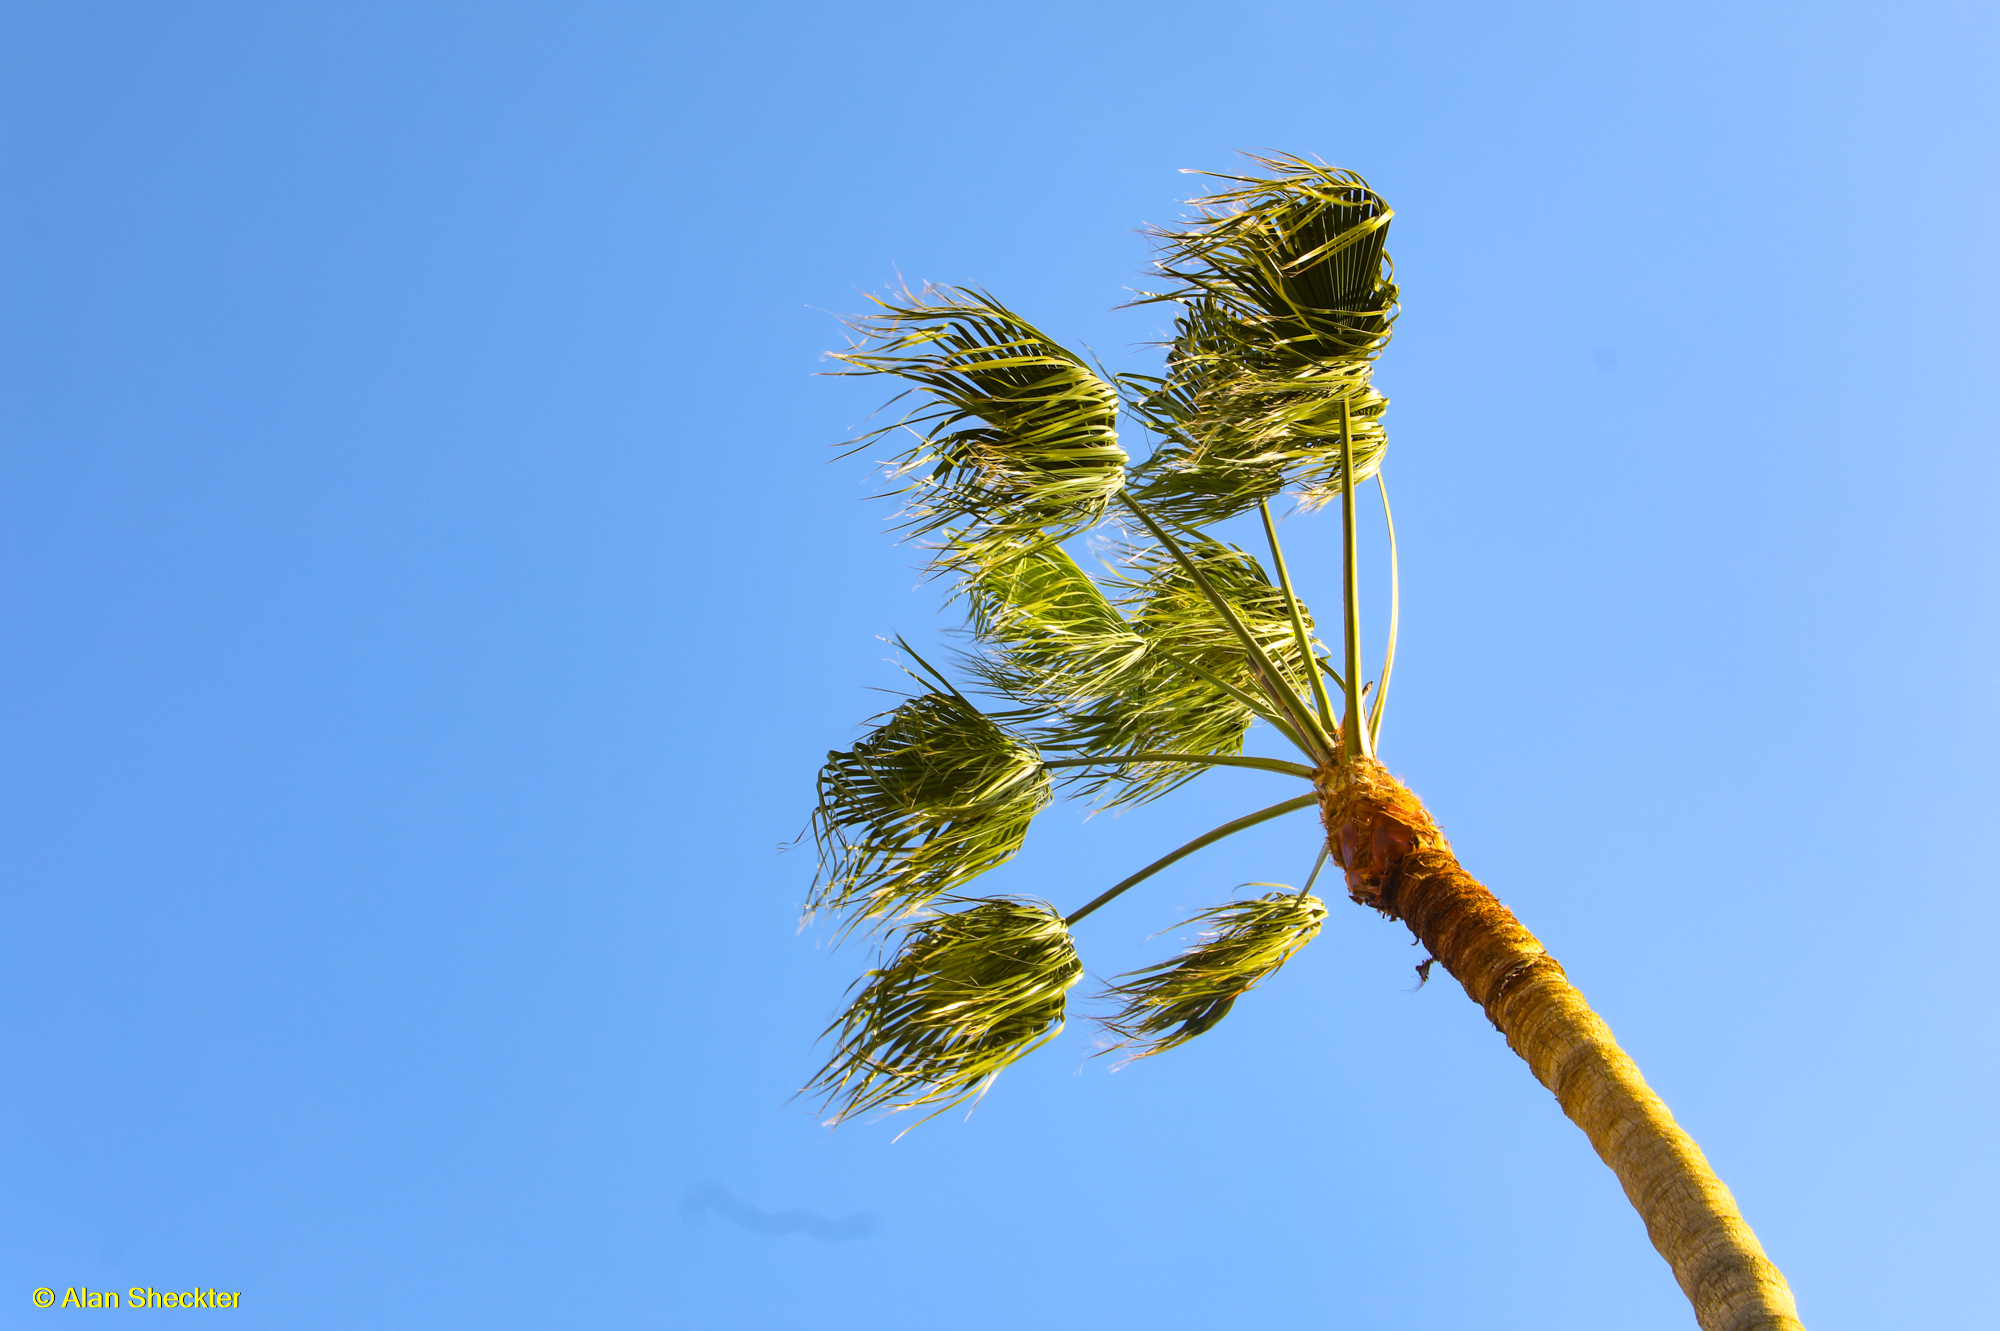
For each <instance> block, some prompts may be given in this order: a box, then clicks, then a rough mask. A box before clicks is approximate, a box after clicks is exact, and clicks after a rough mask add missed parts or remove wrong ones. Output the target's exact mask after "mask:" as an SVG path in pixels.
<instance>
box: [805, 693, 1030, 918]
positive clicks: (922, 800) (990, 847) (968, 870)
mask: <svg viewBox="0 0 2000 1331" xmlns="http://www.w3.org/2000/svg"><path fill="white" fill-rule="evenodd" d="M887 716H888V719H887V720H886V721H885V722H884V723H883V724H882V725H880V726H879V727H877V728H876V729H875V730H874V731H872V732H871V733H869V734H868V735H867V736H865V737H864V738H863V739H862V740H861V741H860V742H859V743H858V744H856V745H855V746H854V747H853V748H851V749H848V750H846V751H845V752H833V753H829V754H828V755H827V760H826V766H825V767H823V768H821V769H820V775H819V807H818V808H817V809H816V810H814V812H813V834H814V839H815V840H816V841H817V842H818V844H819V852H820V876H819V881H818V882H817V883H816V884H815V886H814V889H813V896H812V902H811V906H812V909H814V910H822V909H825V910H836V911H838V910H847V909H850V908H853V909H855V910H857V911H858V912H859V914H860V915H861V916H862V917H869V916H880V915H886V914H892V913H895V912H899V911H906V910H909V909H912V908H914V907H917V906H921V905H922V904H923V903H924V902H926V901H929V900H930V899H931V898H933V897H935V896H937V895H938V894H939V893H941V892H946V891H949V890H951V889H953V888H955V887H957V886H959V885H960V884H962V883H964V882H967V881H968V880H970V879H972V878H976V877H977V876H979V875H980V874H982V873H984V872H986V871H987V870H988V869H991V868H993V867H994V866H995V865H998V864H1002V863H1004V862H1005V861H1007V860H1008V859H1010V858H1012V857H1013V855H1014V853H1015V852H1016V851H1018V850H1019V849H1020V848H1021V842H1022V840H1023V838H1025V837H1026V836H1027V834H1028V824H1029V822H1030V821H1031V820H1032V819H1033V818H1034V816H1035V815H1036V814H1037V813H1039V812H1041V811H1042V810H1043V809H1044V808H1046V807H1047V806H1048V804H1049V800H1050V782H1049V775H1048V772H1047V771H1046V770H1045V769H1044V768H1043V766H1042V761H1041V755H1040V754H1039V753H1037V752H1036V751H1035V749H1034V747H1033V746H1032V745H1030V744H1028V743H1026V742H1024V741H1022V740H1021V739H1018V738H1017V737H1015V736H1014V735H1012V734H1010V733H1009V732H1008V731H1007V730H1006V729H1005V728H1003V727H1002V726H1001V725H1000V724H999V722H997V721H995V720H994V719H993V718H992V717H990V716H988V715H986V714H984V713H982V712H980V711H979V709H978V708H976V707H974V706H973V705H972V704H971V703H969V702H967V701H966V700H965V699H964V698H963V697H961V696H959V695H958V694H956V693H950V692H942V691H937V690H933V691H931V692H929V693H925V694H921V695H919V696H918V697H915V698H911V699H910V700H909V701H907V702H905V703H903V704H902V705H901V706H899V707H897V708H896V709H895V710H894V711H891V712H889V713H888V714H887Z"/></svg>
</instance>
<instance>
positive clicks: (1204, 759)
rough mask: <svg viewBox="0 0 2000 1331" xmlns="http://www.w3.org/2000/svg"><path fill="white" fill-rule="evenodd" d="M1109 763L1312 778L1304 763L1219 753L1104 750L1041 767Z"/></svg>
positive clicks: (1047, 762) (1045, 761) (1055, 760)
mask: <svg viewBox="0 0 2000 1331" xmlns="http://www.w3.org/2000/svg"><path fill="white" fill-rule="evenodd" d="M1110 763H1199V764H1203V765H1206V766H1212V767H1248V768H1251V769H1253V770H1255V771H1259V772H1277V773H1279V774H1281V775H1283V776H1297V777H1303V778H1305V779H1306V780H1307V781H1310V780H1312V779H1313V776H1314V772H1313V769H1312V768H1310V767H1307V766H1306V765H1305V764H1304V763H1288V762H1286V761H1284V760H1283V759H1281V758H1242V757H1238V756H1236V755H1233V754H1219V753H1151V752H1148V753H1107V754H1105V755H1103V756H1102V757H1099V758H1044V759H1043V760H1042V766H1044V767H1096V766H1100V765H1105V764H1110Z"/></svg>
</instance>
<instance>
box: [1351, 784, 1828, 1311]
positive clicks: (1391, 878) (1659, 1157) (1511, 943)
mask: <svg viewBox="0 0 2000 1331" xmlns="http://www.w3.org/2000/svg"><path fill="white" fill-rule="evenodd" d="M1317 785H1318V789H1319V795H1320V814H1321V817H1322V819H1323V820H1324V822H1325V824H1326V831H1327V844H1328V847H1329V849H1330V851H1331V854H1332V857H1333V860H1334V862H1335V863H1336V864H1338V865H1340V866H1341V868H1343V869H1344V870H1346V872H1347V887H1348V893H1349V895H1350V896H1352V897H1353V899H1354V900H1355V901H1357V902H1359V903H1361V904H1363V905H1366V906H1373V907H1374V908H1375V909H1377V910H1379V911H1381V912H1382V913H1383V914H1385V915H1388V916H1390V917H1391V918H1393V919H1399V920H1402V921H1403V922H1404V923H1405V924H1407V925H1408V926H1409V928H1410V932H1411V933H1413V934H1415V935H1416V936H1417V938H1418V939H1419V940H1421V941H1422V942H1423V944H1424V946H1426V947H1428V948H1429V949H1430V953H1431V956H1433V957H1435V958H1436V959H1437V961H1438V962H1439V963H1440V964H1442V965H1443V966H1444V968H1445V969H1446V970H1448V971H1450V972H1451V974H1452V976H1453V978H1455V979H1456V980H1457V981H1458V982H1459V983H1460V984H1461V985H1463V986H1464V987H1465V992H1466V993H1467V994H1468V995H1469V996H1470V997H1471V999H1472V1001H1473V1002H1475V1003H1478V1004H1479V1005H1480V1006H1481V1007H1483V1008H1484V1009H1485V1010H1486V1015H1487V1017H1488V1018H1489V1019H1491V1021H1492V1022H1493V1024H1494V1026H1496V1027H1498V1028H1499V1030H1500V1033H1501V1034H1502V1035H1504V1036H1506V1037H1507V1044H1508V1047H1509V1048H1511V1049H1512V1050H1513V1051H1514V1052H1515V1053H1517V1054H1519V1055H1520V1056H1521V1057H1522V1058H1523V1059H1525V1060H1527V1064H1528V1066H1529V1068H1531V1069H1532V1070H1533V1071H1534V1074H1535V1079H1536V1080H1537V1081H1539V1082H1541V1083H1542V1085H1544V1086H1546V1087H1548V1089H1549V1090H1550V1091H1552V1092H1554V1094H1555V1097H1556V1100H1557V1101H1558V1102H1559V1103H1560V1104H1561V1105H1562V1109H1563V1112H1564V1113H1565V1114H1567V1115H1569V1117H1570V1120H1571V1121H1572V1122H1574V1123H1575V1124H1576V1125H1577V1126H1578V1127H1580V1128H1582V1129H1583V1131H1584V1135H1585V1136H1587V1137H1588V1138H1589V1139H1590V1144H1591V1146H1593V1147H1594V1148H1596V1151H1597V1154H1598V1155H1599V1157H1601V1158H1602V1159H1603V1161H1604V1163H1605V1164H1607V1165H1609V1166H1611V1170H1612V1172H1613V1173H1614V1174H1616V1175H1617V1176H1618V1181H1619V1183H1621V1184H1622V1185H1624V1188H1625V1196H1626V1197H1627V1198H1628V1199H1630V1201H1631V1203H1632V1206H1633V1207H1634V1209H1636V1210H1637V1211H1638V1212H1639V1215H1640V1216H1641V1217H1642V1218H1643V1219H1644V1220H1645V1222H1646V1232H1647V1234H1648V1235H1649V1236H1650V1237H1651V1238H1652V1240H1653V1246H1654V1247H1655V1248H1657V1249H1659V1251H1660V1255H1661V1256H1662V1257H1664V1258H1666V1259H1667V1264H1668V1265H1669V1266H1671V1267H1672V1268H1673V1272H1674V1278H1675V1279H1676V1280H1678V1281H1679V1282H1680V1286H1681V1289H1682V1291H1683V1292H1685V1293H1686V1295H1687V1297H1688V1301H1689V1302H1690V1303H1692V1304H1693V1305H1694V1313H1695V1320H1696V1321H1697V1322H1698V1323H1700V1325H1701V1327H1702V1328H1703V1331H1803V1328H1802V1326H1801V1325H1800V1322H1799V1320H1798V1310H1797V1307H1796V1306H1795V1305H1794V1303H1793V1301H1792V1292H1791V1290H1790V1289H1789V1288H1788V1287H1787V1286H1786V1284H1785V1278H1784V1276H1782V1275H1780V1274H1779V1273H1778V1268H1777V1267H1775V1266H1773V1265H1772V1264H1771V1262H1770V1259H1769V1258H1767V1257H1765V1256H1764V1250H1763V1249H1762V1248H1761V1247H1759V1246H1758V1243H1757V1236H1756V1235H1755V1234H1753V1233H1751V1231H1750V1226H1749V1225H1747V1224H1745V1223H1744V1220H1743V1216H1742V1214H1741V1213H1740V1212H1739V1211H1738V1210H1737V1209H1736V1201H1735V1199H1734V1198H1732V1197H1731V1196H1730V1195H1729V1189H1728V1188H1726V1187H1724V1186H1723V1184H1722V1180H1721V1179H1719V1178H1717V1177H1716V1176H1715V1171H1714V1170H1713V1169H1711V1168H1709V1164H1708V1161H1707V1159H1706V1158H1704V1157H1703V1155H1702V1153H1701V1148H1700V1147H1699V1146H1697V1145H1695V1143H1694V1139H1693V1138H1691V1137H1689V1136H1688V1135H1687V1133H1685V1132H1683V1131H1681V1129H1680V1127H1679V1125H1678V1124H1676V1123H1675V1122H1674V1118H1673V1115H1672V1114H1671V1113H1669V1112H1668V1111H1667V1107H1666V1105H1665V1104H1664V1103H1663V1102H1662V1101H1661V1100H1660V1097H1659V1096H1657V1095H1655V1094H1654V1093H1653V1091H1652V1089H1651V1088H1650V1087H1648V1086H1647V1085H1646V1080H1645V1078H1644V1077H1642V1076H1641V1075H1640V1074H1639V1069H1638V1067H1637V1065H1635V1064H1634V1063H1633V1062H1632V1060H1631V1059H1630V1058H1628V1057H1627V1056H1626V1054H1625V1051H1624V1050H1622V1049H1620V1048H1619V1047H1618V1042H1617V1041H1616V1040H1615V1039H1613V1038H1612V1035H1611V1028H1610V1027H1608V1026H1606V1025H1605V1024H1604V1022H1603V1021H1602V1020H1601V1019H1600V1018H1599V1017H1598V1015H1597V1014H1596V1013H1595V1012H1592V1011H1591V1010H1590V1005H1589V1004H1587V1003H1586V1002H1584V999H1583V995H1582V994H1581V993H1579V992H1577V989H1576V986H1574V985H1572V984H1571V983H1570V982H1569V980H1568V979H1567V978H1566V977H1565V976H1564V975H1563V968H1562V966H1561V965H1560V964H1558V963H1557V961H1556V959H1555V958H1554V957H1552V956H1550V955H1549V954H1548V952H1547V951H1545V950H1544V949H1543V947H1542V945H1541V944H1540V943H1539V942H1537V941H1536V939H1535V936H1534V935H1533V934H1531V933H1529V932H1528V931H1527V930H1526V929H1524V928H1523V927H1522V926H1521V922H1520V921H1519V920H1517V919H1515V918H1514V915H1513V912H1511V911H1509V910H1508V909H1507V908H1506V907H1505V906H1503V905H1501V904H1500V902H1499V900H1498V899H1496V898H1495V897H1494V895H1493V894H1492V893H1491V892H1489V891H1487V890H1486V888H1485V887H1484V886H1482V885H1481V884H1480V883H1479V882H1478V881H1476V880H1475V879H1474V878H1473V877H1472V876H1471V875H1470V874H1468V873H1466V872H1465V870H1464V869H1462V868H1460V867H1459V863H1458V860H1457V858H1456V857H1455V856H1454V855H1453V854H1452V852H1451V846H1450V844H1449V843H1447V842H1446V841H1445V839H1444V836H1443V834H1442V833H1441V832H1439V831H1438V829H1437V825H1436V824H1435V823H1434V822H1432V821H1431V817H1430V814H1429V813H1428V812H1427V811H1426V810H1425V809H1424V806H1423V804H1422V803H1421V802H1420V801H1418V799H1417V797H1416V796H1415V795H1413V794H1411V793H1410V791H1409V790H1408V789H1407V788H1406V787H1404V786H1403V785H1402V784H1401V783H1400V782H1398V781H1397V780H1396V779H1395V778H1394V777H1392V776H1390V775H1389V773H1388V771H1387V770H1386V769H1385V768H1383V767H1382V765H1381V764H1379V763H1377V762H1375V761H1374V760H1372V759H1368V758H1359V759H1350V760H1349V761H1348V762H1346V763H1344V764H1342V765H1341V766H1340V767H1339V768H1337V769H1335V770H1333V771H1331V772H1324V773H1322V774H1321V776H1320V778H1319V780H1318V782H1317Z"/></svg>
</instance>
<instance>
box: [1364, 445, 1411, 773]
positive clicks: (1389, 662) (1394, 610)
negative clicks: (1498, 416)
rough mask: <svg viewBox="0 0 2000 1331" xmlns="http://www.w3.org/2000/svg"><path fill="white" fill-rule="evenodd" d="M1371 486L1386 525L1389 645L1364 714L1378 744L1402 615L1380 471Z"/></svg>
mask: <svg viewBox="0 0 2000 1331" xmlns="http://www.w3.org/2000/svg"><path fill="white" fill-rule="evenodd" d="M1375 488H1376V489H1378V490H1380V491H1381V492H1382V521H1383V522H1384V523H1385V524H1386V525H1387V526H1388V528H1389V646H1388V648H1387V649H1386V650H1385V651H1384V652H1383V653H1382V682H1381V683H1380V684H1378V685H1376V686H1375V706H1374V707H1373V708H1372V709H1371V710H1370V712H1369V714H1368V738H1369V741H1370V742H1371V743H1372V744H1373V745H1374V746H1375V747H1376V748H1377V749H1380V748H1381V747H1382V704H1383V703H1384V702H1385V701H1387V699H1388V697H1389V672H1390V671H1391V670H1394V669H1395V668H1396V626H1397V621H1399V620H1400V619H1401V618H1402V615H1403V580H1402V577H1401V575H1400V573H1399V572H1398V571H1397V568H1396V517H1395V515H1394V514H1393V513H1391V512H1390V511H1389V487H1388V486H1387V485H1385V484H1384V483H1383V481H1382V473H1381V471H1380V470H1379V469H1378V470H1377V471H1376V473H1375Z"/></svg>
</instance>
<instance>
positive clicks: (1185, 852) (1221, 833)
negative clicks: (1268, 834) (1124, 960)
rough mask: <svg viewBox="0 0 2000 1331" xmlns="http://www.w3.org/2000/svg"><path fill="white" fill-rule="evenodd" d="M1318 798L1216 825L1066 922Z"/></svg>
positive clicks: (1306, 797) (1302, 797) (1305, 797)
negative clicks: (1207, 848) (1172, 866)
mask: <svg viewBox="0 0 2000 1331" xmlns="http://www.w3.org/2000/svg"><path fill="white" fill-rule="evenodd" d="M1318 802H1319V795H1318V794H1317V793H1314V794H1310V795H1300V796H1298V797H1297V798H1296V799H1289V800H1286V801H1285V802H1284V803H1282V804H1273V805H1272V806H1271V807H1270V808H1268V809H1259V810H1258V811H1257V812H1255V813H1246V814H1244V815H1243V816H1242V817H1241V818H1238V819H1236V820H1235V821H1234V822H1228V823H1224V824H1223V825H1222V826H1220V827H1218V828H1216V829H1215V830H1214V831H1213V832H1204V833H1203V834H1202V835H1200V836H1198V837H1196V838H1195V839H1194V840H1192V841H1190V842H1188V843H1187V844H1186V845H1185V846H1182V847H1181V848H1180V849H1179V850H1176V851H1174V852H1172V853H1171V854H1168V855H1163V856H1161V857H1160V858H1159V859H1157V860H1154V861H1153V862H1152V863H1151V864H1149V865H1147V866H1146V867H1145V868H1143V869H1141V870H1139V872H1137V873H1135V874H1133V875H1132V876H1131V877H1130V878H1127V879H1126V880H1125V881H1124V882H1122V883H1120V884H1118V885H1117V886H1116V887H1114V888H1112V889H1111V890H1110V891H1108V892H1105V893H1103V894H1101V895H1099V896H1097V897H1095V898H1093V899H1092V900H1090V901H1089V902H1087V903H1086V904H1085V905H1084V906H1083V908H1082V909H1080V910H1078V911H1076V912H1074V913H1072V914H1070V915H1068V916H1066V917H1065V918H1064V919H1063V923H1064V924H1075V923H1076V922H1077V921H1078V920H1080V919H1082V918H1083V917H1084V916H1086V915H1088V914H1090V913H1091V912H1092V911H1094V910H1096V909H1097V908H1098V907H1099V906H1102V905H1103V904H1104V903H1105V902H1107V901H1109V900H1111V899H1112V898H1113V897H1115V896H1117V895H1119V894H1120V893H1122V892H1124V891H1125V890H1126V889H1128V888H1132V887H1136V886H1138V885H1139V884H1140V883H1143V882H1145V881H1146V880H1147V879H1148V878H1151V877H1152V876H1153V875H1154V874H1156V873H1158V872H1159V871H1160V870H1162V869H1164V868H1166V867H1167V866H1168V865H1170V864H1173V863H1175V862H1176V861H1178V860H1183V859H1186V858H1187V857H1188V856H1190V855H1192V854H1194V853H1195V852H1196V851H1198V850H1200V849H1201V848H1202V847H1203V846H1212V845H1214V844H1215V843H1216V842H1218V841H1220V840H1222V838H1224V837H1226V836H1234V835H1235V834H1236V833H1238V832H1241V831H1242V830H1243V829H1245V828H1246V827H1255V826H1256V825H1257V824H1259V823H1267V822H1269V821H1271V819H1273V818H1277V817H1279V816H1281V815H1283V814H1287V813H1291V812H1293V811H1294V810H1297V809H1306V808H1311V807H1312V806H1313V805H1315V804H1317V803H1318Z"/></svg>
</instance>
